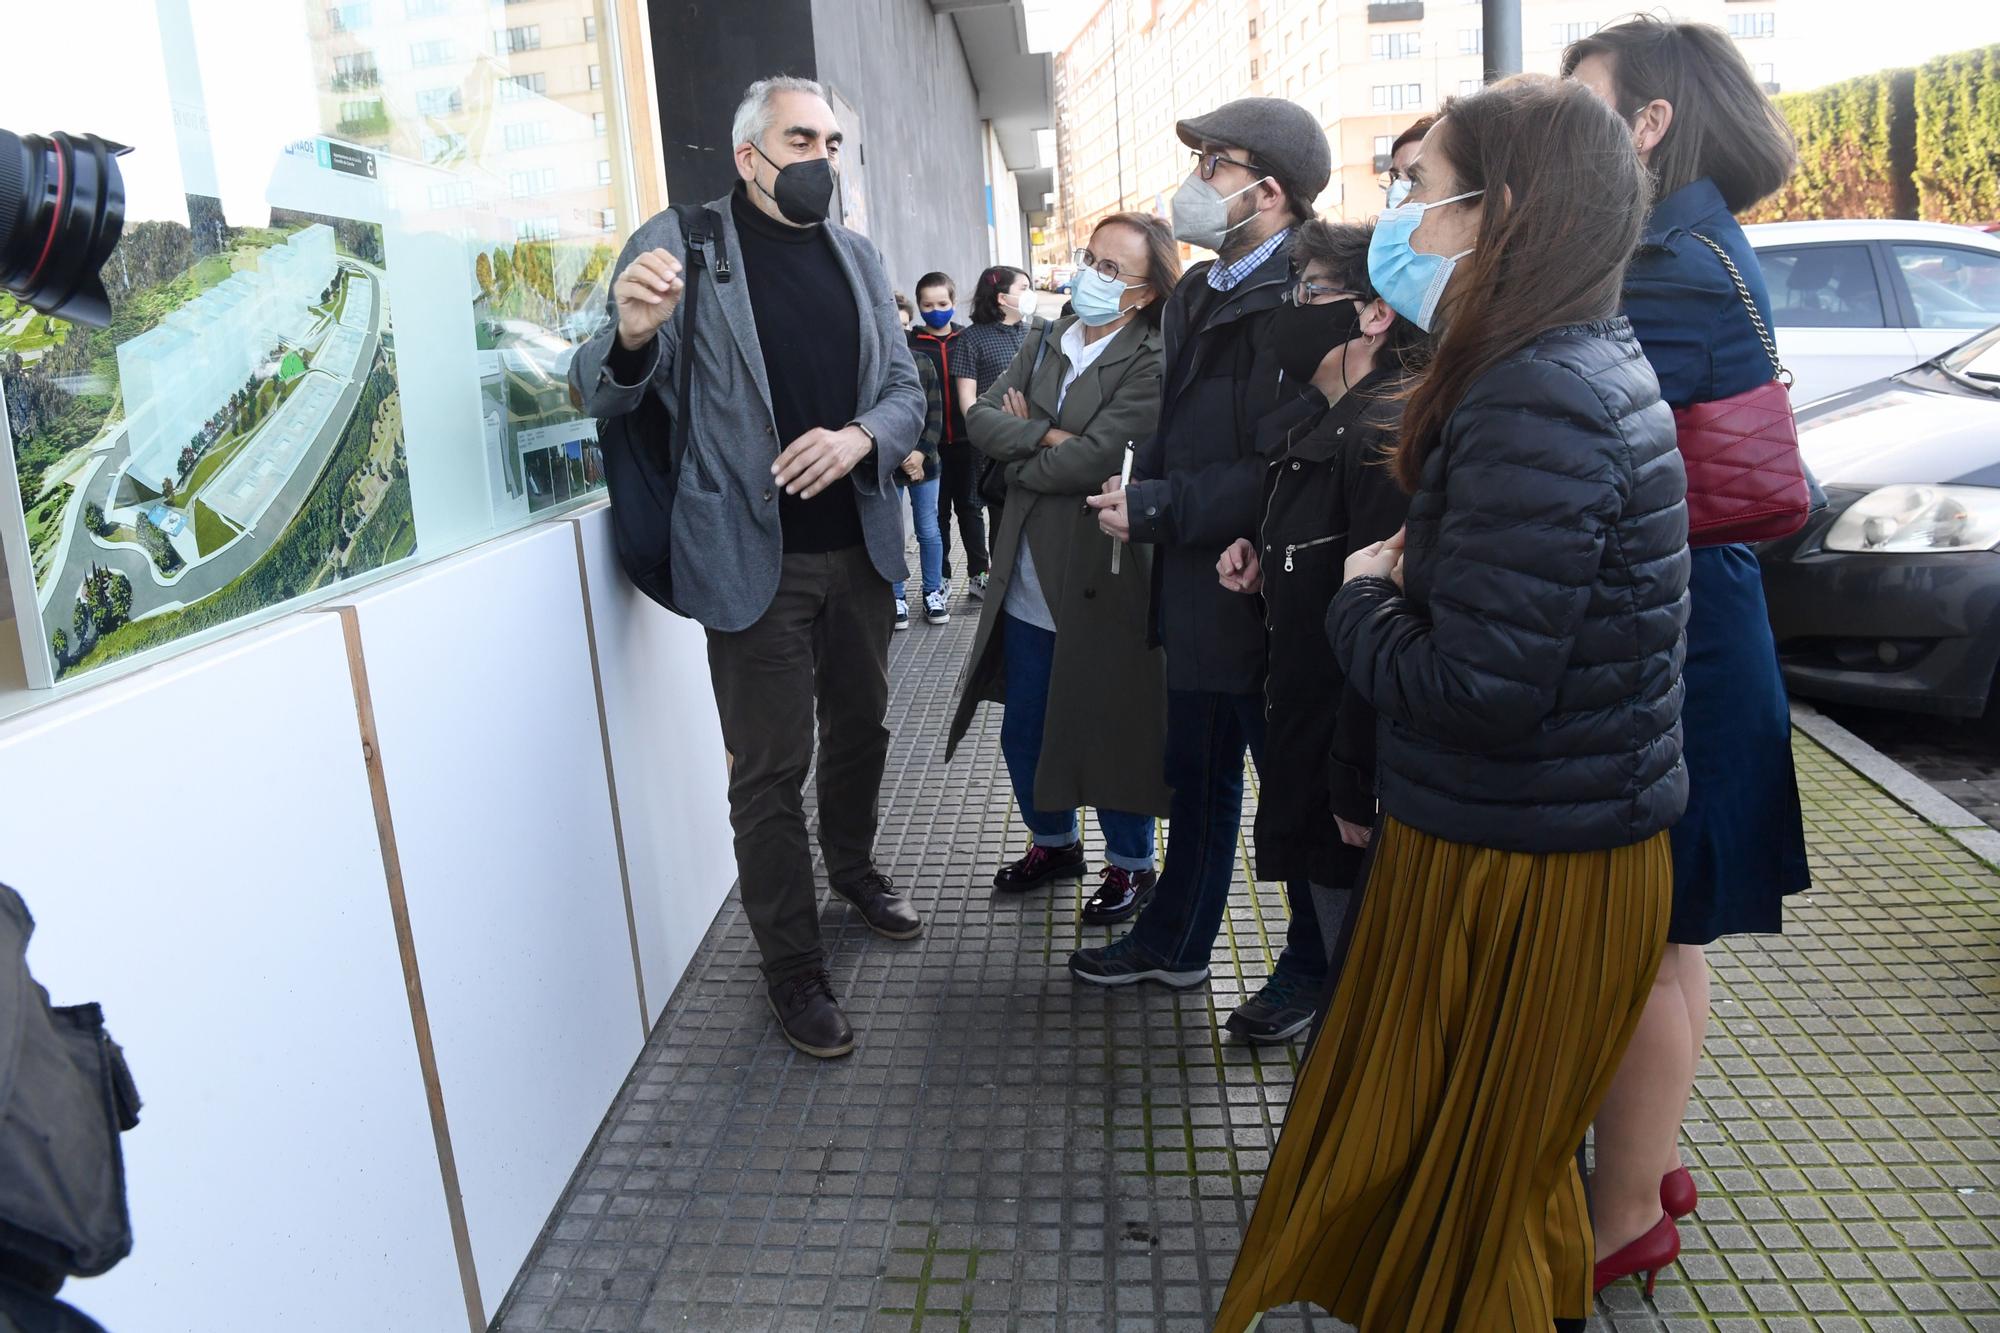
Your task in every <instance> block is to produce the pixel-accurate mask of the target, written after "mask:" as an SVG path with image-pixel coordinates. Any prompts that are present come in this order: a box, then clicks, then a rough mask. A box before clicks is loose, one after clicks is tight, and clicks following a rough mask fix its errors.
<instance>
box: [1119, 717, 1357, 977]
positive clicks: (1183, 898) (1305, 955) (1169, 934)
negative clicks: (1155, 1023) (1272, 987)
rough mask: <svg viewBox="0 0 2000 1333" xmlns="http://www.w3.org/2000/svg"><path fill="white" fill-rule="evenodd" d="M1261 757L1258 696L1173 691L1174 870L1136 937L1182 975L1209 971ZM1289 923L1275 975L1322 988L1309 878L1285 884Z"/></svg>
mask: <svg viewBox="0 0 2000 1333" xmlns="http://www.w3.org/2000/svg"><path fill="white" fill-rule="evenodd" d="M1246 748H1247V749H1248V750H1249V751H1250V754H1251V757H1252V758H1254V759H1256V760H1257V761H1258V763H1259V764H1260V765H1261V764H1262V762H1263V758H1264V701H1263V700H1262V699H1260V698H1258V697H1257V696H1256V695H1254V694H1210V693H1207V692H1203V691H1196V690H1170V691H1168V694H1167V760H1166V779H1167V785H1168V786H1169V787H1171V788H1173V793H1174V795H1173V804H1172V806H1171V807H1170V813H1169V815H1168V824H1167V864H1166V867H1165V868H1164V869H1163V870H1162V871H1161V872H1160V885H1159V888H1158V889H1157V890H1156V891H1155V893H1154V894H1153V901H1152V902H1151V903H1149V904H1148V905H1147V907H1146V910H1145V911H1144V912H1143V913H1141V914H1140V916H1139V920H1138V922H1137V924H1135V925H1134V926H1133V927H1132V938H1133V939H1135V940H1137V941H1138V942H1139V943H1140V944H1141V945H1142V946H1144V947H1145V949H1146V950H1147V951H1148V952H1149V953H1152V954H1154V955H1156V956H1157V957H1159V958H1162V959H1164V960H1166V962H1167V964H1168V966H1170V967H1172V968H1173V969H1175V970H1176V971H1189V972H1191V971H1194V970H1196V969H1198V968H1203V967H1206V966H1208V956H1209V952H1210V950H1212V949H1213V948H1214V947H1215V937H1216V934H1217V933H1218V932H1219V931H1221V929H1222V914H1223V912H1224V911H1225V910H1226V909H1227V908H1228V906H1229V889H1230V885H1231V884H1232V883H1233V882H1234V881H1235V877H1236V849H1237V833H1238V829H1239V826H1240V825H1241V824H1242V821H1243V751H1244V750H1245V749H1246ZM1329 818H1331V816H1330V815H1329ZM1285 897H1286V899H1287V900H1288V901H1289V902H1290V903H1291V908H1292V923H1291V926H1290V928H1289V929H1288V930H1287V931H1286V933H1285V951H1284V953H1283V954H1281V955H1280V956H1279V958H1278V965H1277V967H1276V968H1275V969H1273V970H1274V972H1282V973H1285V974H1286V975H1288V976H1290V977H1293V978H1296V979H1298V980H1300V981H1304V982H1308V983H1312V984H1317V983H1319V982H1320V981H1322V980H1324V979H1325V977H1326V945H1325V943H1324V941H1323V940H1322V939H1321V937H1320V928H1319V914H1318V913H1317V912H1315V911H1314V910H1313V900H1312V890H1311V887H1310V886H1309V885H1308V884H1307V883H1306V882H1305V881H1304V880H1299V881H1297V882H1295V883H1291V884H1287V885H1285Z"/></svg>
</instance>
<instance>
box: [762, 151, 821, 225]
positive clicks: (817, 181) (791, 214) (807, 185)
mask: <svg viewBox="0 0 2000 1333" xmlns="http://www.w3.org/2000/svg"><path fill="white" fill-rule="evenodd" d="M750 146H751V147H752V148H757V145H756V144H751V145H750ZM757 156H759V157H761V158H763V159H764V160H765V161H766V162H771V155H770V154H769V153H767V152H765V151H764V150H763V149H761V148H757ZM771 165H772V166H774V167H778V164H777V163H776V162H771ZM755 184H756V186H757V188H758V189H760V190H764V184H763V182H762V181H757V182H755ZM764 193H765V194H767V195H769V196H770V197H771V202H772V203H774V204H776V205H777V206H778V211H779V212H780V213H782V214H784V215H785V220H786V221H788V222H795V223H797V224H798V225H799V226H801V227H810V226H811V225H812V224H813V223H815V222H824V221H826V215H827V210H828V209H829V208H831V207H832V206H833V162H832V161H831V160H830V159H828V158H824V157H814V158H808V159H806V160H805V161H804V162H794V163H792V165H790V166H789V167H778V182H777V188H776V189H775V190H764Z"/></svg>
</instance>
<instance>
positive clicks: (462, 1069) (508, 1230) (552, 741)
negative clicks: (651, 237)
mask: <svg viewBox="0 0 2000 1333" xmlns="http://www.w3.org/2000/svg"><path fill="white" fill-rule="evenodd" d="M353 606H354V614H355V615H356V616H357V618H358V623H359V628H360V639H361V643H362V646H363V651H364V653H365V655H366V660H367V670H368V679H369V686H370V688H369V695H370V698H371V700H372V701H373V705H374V712H375V724H376V730H377V735H378V737H379V742H380V747H379V755H380V762H381V766H382V771H383V775H384V779H385V782H386V785H387V789H388V799H389V804H390V807H391V809H392V810H393V812H394V816H395V827H396V841H397V846H398V849H399V854H400V862H401V867H402V877H403V886H404V894H405V898H406V900H407V902H408V904H409V913H410V929H411V936H412V940H413V943H414V946H415V950H416V956H417V959H418V964H419V966H420V968H421V971H422V974H423V983H424V994H425V998H426V1001H427V1004H428V1009H429V1015H430V1025H431V1033H432V1038H433V1042H434V1045H435V1049H436V1052H437V1066H438V1076H439V1080H440V1083H441V1086H442V1089H443V1097H444V1106H445V1112H446V1115H447V1116H448V1117H449V1120H450V1124H451V1134H452V1146H453V1152H454V1155H455V1157H456V1160H457V1165H458V1177H459V1182H460V1186H461V1190H462V1194H463V1197H464V1201H465V1217H466V1226H467V1230H468V1232H469V1234H470V1237H471V1243H472V1252H473V1258H474V1261H475V1264H476V1266H477V1269H478V1277H479V1288H480V1294H481V1296H482V1297H483V1298H484V1300H485V1302H486V1313H487V1315H488V1317H489V1318H490V1317H491V1315H492V1313H493V1310H494V1308H495V1307H496V1306H497V1304H498V1302H499V1301H500V1300H501V1298H502V1297H504V1296H505V1295H506V1293H507V1289H508V1286H509V1285H510V1284H511V1283H512V1281H513V1279H514V1275H515V1273H516V1271H517V1270H518V1268H519V1267H520V1264H521V1262H522V1261H523V1259H524V1258H525V1257H526V1256H527V1253H528V1250H529V1248H530V1246H531V1245H532V1244H533V1243H534V1241H535V1238H536V1237H537V1236H538V1235H539V1234H540V1232H541V1229H542V1226H543V1224H544V1223H545V1222H546V1221H547V1220H548V1214H549V1209H550V1208H551V1207H552V1206H553V1204H554V1202H555V1200H556V1199H557V1198H558V1197H559V1196H560V1194H561V1192H562V1189H563V1187H564V1185H565V1184H566V1183H567V1182H568V1179H569V1176H570V1173H571V1172H572V1171H573V1170H574V1169H575V1167H576V1163H577V1160H578V1158H579V1157H580V1156H581V1155H582V1153H583V1151H584V1149H585V1148H586V1147H587V1146H588V1144H589V1142H590V1138H591V1135H592V1134H593V1133H594V1132H595V1131H596V1129H597V1126H598V1124H599V1123H600V1121H601V1120H602V1119H603V1117H604V1112H605V1108H606V1107H608V1106H609V1105H610V1104H611V1100H612V1098H613V1097H614V1096H615V1095H616V1094H617V1091H618V1089H619V1086H620V1085H621V1083H622V1082H623V1080H624V1078H625V1075H626V1073H627V1072H628V1070H629V1069H630V1067H631V1064H632V1061H633V1060H634V1059H635V1058H636V1057H637V1055H638V1053H639V1049H640V1046H641V1044H642V1038H643V1029H642V1026H641V1022H640V1013H639V1005H638V982H637V975H636V970H635V967H634V963H633V945H632V935H631V931H630V929H629V927H628V926H627V923H626V913H625V900H624V891H623V887H622V885H621V883H620V879H619V873H618V857H617V846H616V843H615V842H614V841H613V836H612V825H611V812H610V797H609V791H608V786H607V782H606V777H605V766H604V747H603V741H602V737H601V733H600V730H599V725H598V713H597V700H596V695H595V692H594V691H593V689H592V686H591V669H590V653H589V645H588V641H587V640H586V638H585V628H584V614H583V594H582V584H581V580H580V578H579V577H578V572H577V555H576V542H575V538H574V536H573V534H572V532H571V529H570V527H569V525H567V524H555V525H549V526H546V527H541V528H537V529H534V530H531V531H530V532H527V533H525V534H522V535H520V536H518V537H514V538H508V539H504V540H502V541H499V542H496V543H492V544H489V545H487V546H484V547H481V548H480V549H478V550H477V551H474V552H471V553H468V554H466V555H463V556H459V557H457V558H455V559H453V560H451V561H449V562H447V563H445V564H443V565H441V566H438V567H434V568H431V569H427V570H425V571H424V573H423V576H422V577H421V578H416V579H412V580H408V581H399V582H398V583H396V584H392V585H387V586H384V587H382V588H380V589H376V590H371V591H369V592H367V593H364V594H362V595H361V596H360V597H359V598H357V599H355V600H354V602H353ZM332 618H333V617H332V616H331V615H329V616H328V619H332ZM440 645H448V648H441V647H440Z"/></svg>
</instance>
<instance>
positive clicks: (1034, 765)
mask: <svg viewBox="0 0 2000 1333" xmlns="http://www.w3.org/2000/svg"><path fill="white" fill-rule="evenodd" d="M1001 614H1002V622H1001V625H1000V642H1001V655H1002V659H1003V664H1004V666H1005V669H1006V673H1007V701H1006V708H1007V711H1006V714H1005V715H1004V716H1003V717H1002V718H1001V720H1000V753H1001V754H1002V755H1004V756H1005V757H1006V760H1007V776H1008V777H1010V778H1012V779H1013V780H1014V799H1015V800H1016V801H1018V802H1020V806H1021V821H1022V822H1023V823H1025V824H1026V825H1027V826H1028V832H1030V833H1032V834H1034V836H1035V845H1036V846H1037V847H1067V846H1069V845H1070V844H1071V843H1073V842H1075V841H1076V840H1077V838H1078V836H1079V834H1078V832H1077V821H1076V811H1074V810H1064V811H1061V812H1054V811H1048V810H1037V809H1036V808H1035V770H1036V769H1038V768H1040V767H1041V763H1042V727H1043V724H1044V723H1045V722H1047V720H1048V715H1049V675H1050V672H1051V670H1052V669H1053V667H1054V666H1055V660H1056V636H1055V634H1054V633H1053V632H1052V631H1049V630H1045V629H1043V628H1042V627H1041V626H1039V625H1030V624H1029V623H1028V622H1027V621H1025V620H1017V619H1015V618H1014V617H1013V616H1010V615H1007V614H1006V613H1005V612H1002V613H1001ZM1097 826H1098V827H1099V828H1101V829H1103V830H1104V848H1105V857H1106V859H1107V860H1109V861H1110V862H1111V864H1112V865H1114V866H1117V867H1118V868H1119V869H1120V870H1130V871H1133V872H1135V873H1136V872H1138V871H1141V870H1151V869H1152V868H1153V817H1152V816H1151V815H1129V814H1125V813H1124V812H1122V811H1118V810H1099V811H1098V812H1097Z"/></svg>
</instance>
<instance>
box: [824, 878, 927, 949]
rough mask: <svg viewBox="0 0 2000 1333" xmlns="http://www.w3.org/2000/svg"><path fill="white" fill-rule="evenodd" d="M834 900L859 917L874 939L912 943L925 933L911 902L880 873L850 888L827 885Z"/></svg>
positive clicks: (845, 885)
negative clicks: (849, 908) (851, 909)
mask: <svg viewBox="0 0 2000 1333" xmlns="http://www.w3.org/2000/svg"><path fill="white" fill-rule="evenodd" d="M828 887H829V888H831V889H832V890H833V893H834V896H835V897H837V898H839V899H841V900H842V901H844V902H845V903H846V904H847V905H848V906H849V907H852V908H853V909H854V910H855V911H857V912H859V913H861V918H862V920H864V921H866V922H867V923H868V928H869V929H870V930H872V931H874V932H875V933H876V934H877V935H881V936H884V937H886V938H888V939H892V940H913V939H915V938H916V937H917V936H919V935H921V934H923V933H924V920H923V918H922V917H920V916H918V915H917V909H916V908H914V907H912V906H911V905H910V900H909V899H908V898H906V897H904V896H903V895H902V894H901V893H899V892H898V891H897V889H896V885H895V882H894V881H893V880H891V879H890V878H889V877H888V876H887V875H884V874H882V873H881V872H880V871H871V872H870V873H869V874H867V875H865V876H863V877H862V878H860V879H857V880H855V881H853V882H852V883H850V884H830V885H828Z"/></svg>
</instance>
